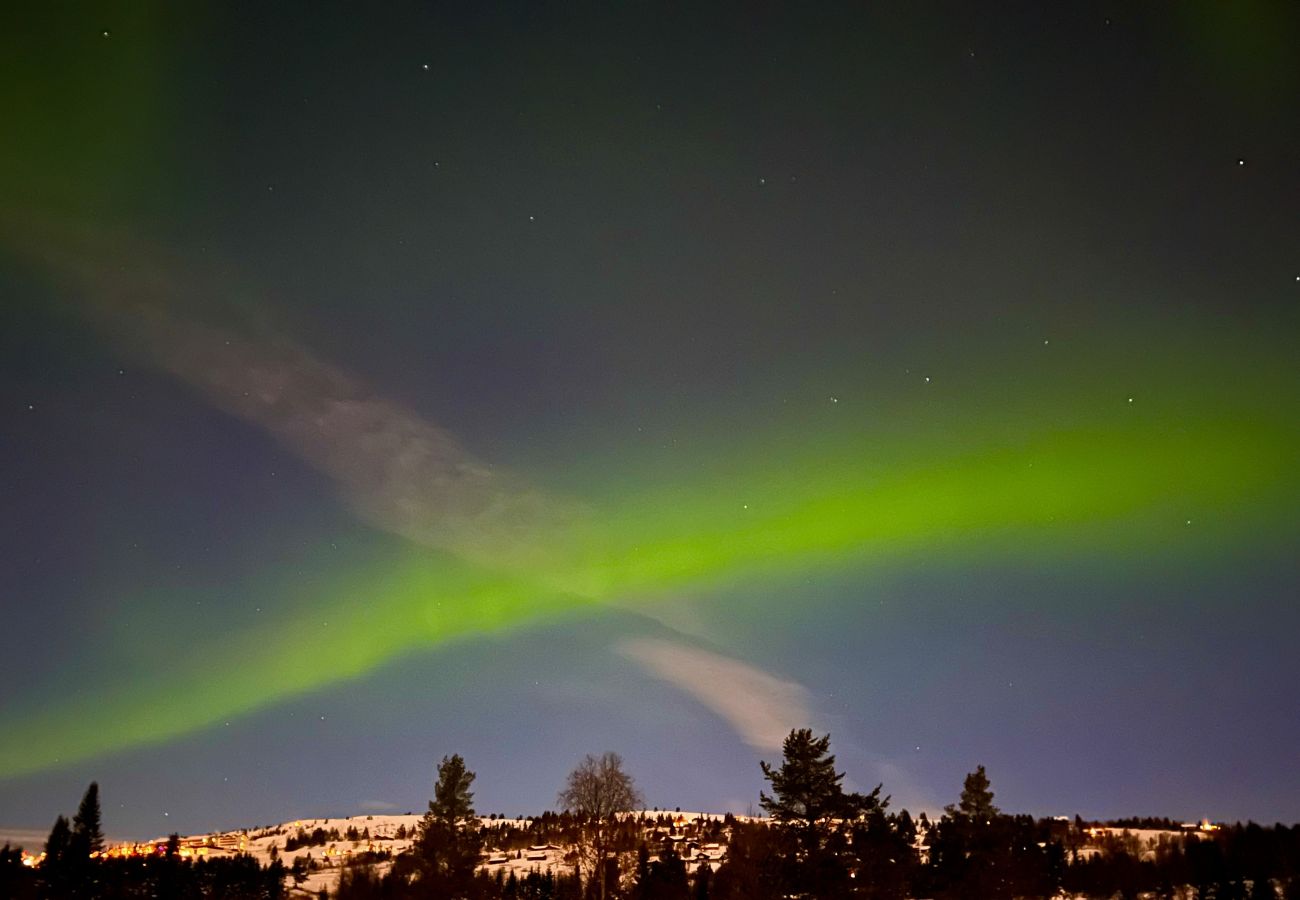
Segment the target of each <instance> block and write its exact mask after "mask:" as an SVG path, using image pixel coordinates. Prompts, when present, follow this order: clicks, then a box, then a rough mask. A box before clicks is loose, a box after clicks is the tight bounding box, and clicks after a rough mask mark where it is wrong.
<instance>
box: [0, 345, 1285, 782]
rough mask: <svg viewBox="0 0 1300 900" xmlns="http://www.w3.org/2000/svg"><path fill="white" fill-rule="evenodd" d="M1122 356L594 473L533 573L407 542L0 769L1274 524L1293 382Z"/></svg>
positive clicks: (49, 729) (77, 718) (157, 671)
mask: <svg viewBox="0 0 1300 900" xmlns="http://www.w3.org/2000/svg"><path fill="white" fill-rule="evenodd" d="M1274 358H1277V357H1274ZM1144 368H1145V369H1146V370H1147V372H1146V373H1147V375H1148V376H1149V377H1148V381H1147V382H1146V383H1147V385H1148V389H1147V393H1146V396H1144V399H1143V401H1142V403H1143V405H1144V406H1145V408H1142V407H1139V406H1138V404H1137V403H1136V402H1133V403H1130V402H1128V401H1127V398H1124V397H1122V396H1116V395H1113V394H1111V395H1109V396H1107V397H1106V398H1105V402H1106V404H1109V406H1110V407H1111V411H1109V412H1107V411H1106V410H1105V409H1104V408H1103V404H1094V405H1093V407H1092V408H1090V409H1085V408H1082V407H1083V406H1084V404H1083V402H1082V401H1080V400H1079V399H1078V398H1077V397H1076V398H1074V403H1073V404H1072V405H1071V406H1070V407H1069V408H1064V409H1059V408H1058V411H1057V414H1056V415H1054V416H1053V417H1052V418H1053V419H1054V420H1056V419H1059V420H1062V421H1065V420H1069V421H1071V422H1072V423H1074V424H1071V425H1070V426H1069V427H1066V426H1063V425H1060V424H1056V425H1049V424H1045V423H1042V422H1039V423H1038V424H1037V426H1036V427H1028V426H1027V422H1026V418H1025V416H1024V415H1023V414H1022V411H1023V407H1022V406H1020V405H1018V401H1025V400H1026V399H1027V394H1026V392H1025V391H1024V390H1021V391H1020V392H1019V393H1018V394H1017V392H1016V391H1015V390H1014V389H1013V388H1012V387H1011V384H1012V382H1007V381H999V385H1000V388H1001V390H1002V392H1003V393H1004V396H1005V397H1006V398H1007V401H1008V406H1007V408H1004V409H1002V410H997V409H992V408H990V407H989V406H988V405H986V404H982V403H977V404H975V405H976V406H977V407H978V408H977V409H976V410H974V411H972V410H970V409H967V411H966V412H965V413H963V414H956V413H954V412H953V411H952V409H951V408H949V409H948V412H947V413H946V418H945V417H944V416H942V415H939V414H938V413H939V411H938V410H937V409H936V410H932V414H931V415H929V416H924V417H920V418H913V420H912V421H910V422H903V423H901V424H896V425H895V426H894V428H893V429H892V430H891V432H890V434H889V435H888V436H883V435H879V434H874V435H868V434H865V433H853V432H852V430H846V429H844V428H840V429H839V430H838V431H836V430H834V429H826V430H824V431H823V432H822V433H820V434H815V435H814V434H810V433H808V432H807V431H806V430H805V431H803V432H798V431H796V430H795V429H792V428H790V427H789V426H786V427H785V428H783V429H781V430H780V431H779V432H774V433H769V434H766V435H763V436H761V437H759V438H758V439H757V441H756V442H755V443H754V444H751V445H749V446H745V447H739V448H735V449H733V451H732V452H731V453H729V454H725V455H721V454H713V453H711V454H708V456H707V457H706V460H705V461H701V462H698V464H697V465H695V466H694V468H693V472H694V475H693V476H692V477H689V478H685V479H681V478H679V479H678V480H677V481H675V482H673V483H660V484H658V485H657V486H655V487H652V488H649V489H643V490H639V491H628V490H627V489H626V488H624V489H622V490H620V489H619V488H618V487H617V485H619V484H623V485H628V484H640V485H645V484H646V479H645V478H644V477H641V478H639V479H638V478H635V477H631V476H632V475H633V474H634V473H630V472H627V471H624V472H621V473H620V472H617V471H609V472H606V475H605V477H604V478H603V479H601V480H600V482H599V483H603V484H604V485H605V486H604V488H603V490H601V491H600V496H594V497H588V498H585V499H587V500H588V501H589V502H590V503H591V505H592V506H593V507H594V508H595V509H596V515H595V516H594V517H593V519H592V522H591V524H590V525H588V526H583V527H575V529H574V530H573V531H572V532H571V533H568V534H562V535H553V536H551V539H550V540H549V542H548V543H547V547H548V549H549V552H548V554H547V555H546V561H545V562H543V563H539V564H537V565H536V566H535V568H534V569H533V570H532V571H518V570H514V569H512V570H511V571H500V572H499V571H492V570H490V569H488V568H486V567H483V566H479V565H471V564H467V563H463V562H460V561H457V560H455V559H452V558H450V557H448V556H447V555H446V554H443V553H439V552H434V551H429V550H427V549H425V548H419V547H415V546H408V547H407V548H406V549H405V550H404V551H402V555H401V556H400V558H398V559H389V560H384V561H382V563H379V564H375V565H370V566H363V567H361V570H360V571H357V572H353V573H351V575H350V577H348V578H346V579H343V581H342V584H341V585H339V586H338V587H337V588H336V589H335V590H334V591H333V592H332V593H331V595H330V596H328V597H325V598H321V597H310V598H306V597H303V598H299V600H298V602H297V603H296V605H295V608H296V610H297V611H296V612H293V613H290V614H286V615H283V616H282V617H281V618H280V619H279V620H277V621H272V622H268V623H263V624H259V626H258V627H257V628H256V629H252V628H250V629H247V630H244V631H242V632H238V633H235V634H230V635H226V636H222V637H216V638H213V639H209V640H207V641H206V642H204V641H200V642H199V643H197V644H194V643H187V644H186V646H185V651H186V652H185V654H184V656H183V657H181V658H179V659H176V660H173V661H171V662H170V663H168V664H167V665H166V666H165V667H164V666H157V665H156V666H154V667H152V668H150V667H145V669H144V670H143V671H139V668H140V667H138V666H137V671H136V673H135V674H134V675H133V676H118V677H117V678H116V679H114V678H113V677H112V676H109V677H108V679H107V681H106V683H104V684H103V685H102V687H101V688H99V689H97V690H93V691H89V692H85V693H82V694H80V695H79V696H78V697H76V698H75V699H71V700H59V701H55V702H53V703H51V704H49V705H47V706H43V707H40V708H37V709H34V710H27V711H26V712H24V713H21V714H18V715H7V716H5V717H4V719H5V720H6V721H3V722H0V724H3V728H0V774H2V775H3V776H4V777H14V776H20V775H24V774H28V773H33V772H36V771H40V770H42V769H47V768H50V767H52V766H55V765H66V764H68V763H71V762H74V761H77V760H84V759H87V758H91V757H94V756H97V755H101V754H104V753H109V752H113V751H120V750H127V749H130V748H135V747H140V746H143V745H147V744H151V743H157V742H161V741H166V740H168V739H172V738H175V737H178V736H181V735H185V734H188V733H191V732H194V731H196V730H199V729H202V728H204V727H207V726H211V725H214V724H217V723H220V722H222V721H225V720H228V719H229V718H231V717H232V716H236V715H239V714H244V713H250V712H253V711H255V710H259V709H263V708H266V707H267V706H269V705H271V704H274V703H276V702H278V701H282V700H284V699H286V698H289V697H292V696H295V695H300V694H303V693H305V692H309V691H312V690H316V689H319V688H322V687H325V686H327V685H331V684H335V683H338V682H340V681H343V680H346V679H352V678H357V677H361V676H364V675H365V674H367V673H368V672H371V671H373V670H375V669H376V668H378V667H380V666H382V665H384V664H385V663H388V662H390V661H392V660H394V659H395V658H398V657H400V656H402V655H404V654H409V653H412V652H417V651H429V650H433V649H436V648H438V647H441V646H446V645H448V644H449V643H451V642H455V641H463V640H466V639H473V638H476V637H482V636H488V635H497V634H503V633H506V632H509V631H511V630H514V629H520V628H525V627H528V626H530V625H535V624H539V623H543V622H550V621H557V620H561V619H563V618H565V617H571V616H575V615H584V614H592V613H594V612H595V611H597V610H599V609H600V608H601V607H603V606H604V605H605V604H609V603H625V602H629V601H630V602H634V603H647V604H648V603H653V602H654V600H655V599H656V598H662V597H667V596H671V595H674V593H675V592H679V591H681V590H683V589H690V590H693V591H700V590H706V589H715V588H718V587H721V586H744V585H745V584H747V583H748V584H753V583H757V582H758V581H759V580H760V579H763V578H766V577H771V576H780V575H782V574H786V573H795V572H814V571H828V570H835V569H843V568H845V567H857V568H863V567H871V568H874V569H876V570H883V567H885V566H888V565H895V566H897V565H904V564H908V563H909V561H910V562H912V563H915V562H917V561H919V560H923V559H927V558H930V557H932V556H933V557H936V558H939V559H943V560H954V559H956V560H960V559H963V558H965V559H970V558H979V559H990V558H1003V559H1011V560H1015V559H1023V558H1029V557H1030V556H1032V558H1033V560H1034V561H1035V564H1041V563H1042V562H1043V561H1044V560H1045V559H1046V560H1049V561H1050V560H1052V559H1076V560H1078V559H1081V560H1095V561H1096V562H1097V564H1098V565H1099V566H1122V565H1124V564H1125V561H1128V560H1134V559H1140V558H1144V557H1151V556H1161V555H1167V556H1170V557H1172V558H1173V559H1174V560H1185V561H1187V562H1188V563H1189V564H1191V563H1192V562H1193V561H1195V560H1198V559H1204V558H1206V557H1207V556H1215V555H1218V556H1222V555H1224V554H1230V553H1232V552H1234V551H1235V550H1237V549H1242V548H1249V547H1251V546H1253V545H1255V544H1257V543H1258V541H1259V540H1260V536H1261V535H1265V534H1268V533H1270V532H1272V533H1274V534H1276V533H1279V530H1278V528H1277V526H1278V524H1279V523H1282V524H1283V526H1284V527H1283V528H1282V529H1281V531H1280V533H1286V531H1287V528H1286V525H1285V523H1287V522H1289V520H1290V518H1291V517H1292V516H1293V515H1294V509H1295V508H1296V499H1297V496H1300V491H1297V479H1296V474H1295V473H1296V467H1295V462H1296V460H1297V458H1300V454H1298V453H1297V450H1298V449H1300V429H1298V428H1297V424H1296V423H1297V422H1300V417H1298V416H1296V415H1295V412H1296V404H1295V403H1294V398H1295V397H1296V396H1297V394H1296V392H1295V391H1294V390H1288V391H1285V392H1283V394H1284V395H1285V396H1286V397H1287V398H1288V404H1287V405H1286V407H1285V408H1283V409H1278V408H1276V407H1273V408H1269V407H1258V408H1256V407H1252V406H1251V404H1249V403H1243V402H1241V401H1240V400H1238V401H1237V402H1235V403H1233V402H1231V400H1232V398H1233V397H1234V396H1235V397H1238V398H1240V397H1243V396H1245V397H1249V396H1252V395H1251V394H1250V392H1249V387H1250V385H1248V384H1246V383H1245V381H1244V380H1243V379H1242V378H1241V377H1238V378H1237V379H1236V380H1235V381H1232V382H1228V381H1226V380H1225V379H1224V378H1223V375H1224V370H1220V369H1219V368H1218V367H1217V366H1216V367H1214V369H1213V371H1211V370H1209V369H1206V368H1204V367H1203V368H1202V370H1201V375H1202V378H1203V381H1201V382H1200V383H1198V384H1184V390H1183V391H1182V392H1181V393H1169V394H1167V395H1166V398H1167V399H1166V401H1165V402H1164V403H1163V404H1161V403H1159V402H1157V401H1156V400H1155V399H1153V398H1152V396H1151V395H1153V394H1154V395H1155V396H1156V397H1158V396H1160V390H1159V388H1158V387H1156V388H1154V389H1153V388H1152V387H1151V386H1152V385H1158V383H1159V382H1160V381H1161V377H1160V375H1159V373H1160V372H1161V371H1165V372H1167V371H1168V367H1167V366H1163V367H1162V363H1161V361H1159V360H1155V359H1150V358H1149V359H1148V360H1147V364H1146V365H1145V366H1144ZM1266 368H1267V366H1266V365H1265V364H1264V363H1261V362H1260V360H1259V359H1258V358H1257V359H1256V360H1255V361H1254V362H1253V364H1252V366H1251V367H1250V368H1249V369H1247V370H1246V371H1248V372H1249V373H1250V374H1249V379H1248V380H1249V381H1251V382H1252V383H1255V384H1256V385H1258V384H1259V383H1261V382H1268V381H1270V380H1273V379H1277V378H1282V379H1283V384H1285V385H1286V386H1287V387H1288V388H1293V387H1294V385H1295V381H1294V375H1293V374H1291V373H1287V372H1286V371H1284V370H1279V371H1273V372H1268V371H1263V370H1264V369H1266ZM1287 379H1289V380H1287ZM1165 381H1166V382H1167V383H1168V384H1172V382H1169V380H1168V379H1167V378H1166V379H1165ZM1272 384H1273V391H1272V394H1271V396H1273V397H1274V398H1276V397H1278V396H1279V394H1278V392H1277V390H1276V388H1277V386H1278V383H1277V382H1276V381H1275V380H1273V381H1272ZM1092 387H1094V388H1095V384H1094V385H1092ZM1229 388H1231V389H1229ZM1059 389H1060V390H1064V389H1065V383H1062V384H1061V385H1060V386H1059ZM1030 393H1033V392H1030ZM1098 393H1099V394H1100V393H1104V392H1098ZM1256 396H1258V395H1256ZM1193 400H1194V401H1195V402H1192V401H1193ZM957 406H958V407H961V406H963V404H957ZM1058 407H1059V404H1058ZM1009 409H1016V410H1021V412H1009V411H1008V410H1009ZM846 418H847V417H846ZM945 422H946V427H945ZM1079 423H1088V424H1079ZM941 431H942V439H939V434H940V432H941ZM795 434H799V435H800V436H799V437H795V436H794V435H795ZM624 465H625V466H626V465H629V463H624ZM630 465H635V461H633V462H632V463H630ZM190 641H192V638H191V639H190Z"/></svg>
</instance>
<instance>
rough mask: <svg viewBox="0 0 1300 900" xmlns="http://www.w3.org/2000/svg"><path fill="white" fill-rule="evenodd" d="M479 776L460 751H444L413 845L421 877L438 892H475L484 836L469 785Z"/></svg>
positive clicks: (433, 892) (427, 888)
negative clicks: (427, 807) (472, 770)
mask: <svg viewBox="0 0 1300 900" xmlns="http://www.w3.org/2000/svg"><path fill="white" fill-rule="evenodd" d="M474 777H475V776H474V773H473V772H471V771H469V770H468V769H466V768H465V760H464V759H462V758H461V756H460V754H453V755H452V756H444V757H443V758H442V762H441V763H440V764H439V765H438V781H437V783H436V784H435V785H434V787H433V799H432V800H431V801H429V811H428V812H427V813H425V815H424V818H423V819H421V820H420V826H419V831H418V832H417V836H416V839H415V846H414V847H413V850H414V855H415V860H416V871H417V878H418V880H419V882H420V883H421V885H422V886H423V888H424V889H425V891H426V892H429V893H431V895H433V896H439V897H447V898H462V897H469V896H472V895H473V894H474V893H475V892H476V885H475V878H474V874H475V870H476V869H477V868H478V861H479V851H480V850H482V848H483V836H482V834H481V832H480V830H479V821H478V817H477V816H476V815H475V814H474V792H473V791H471V790H470V786H471V785H472V784H473V783H474Z"/></svg>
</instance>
